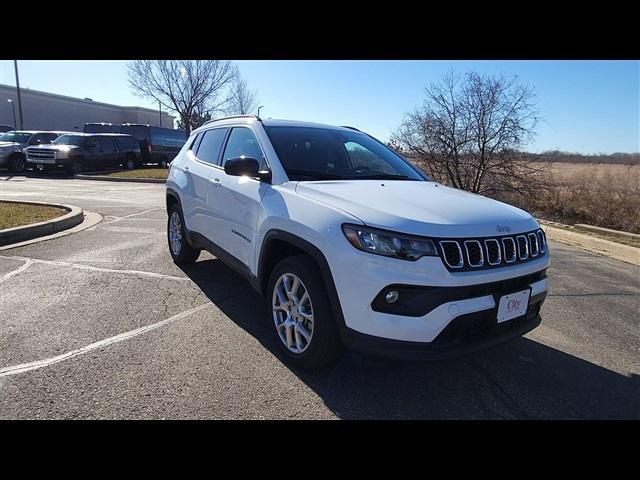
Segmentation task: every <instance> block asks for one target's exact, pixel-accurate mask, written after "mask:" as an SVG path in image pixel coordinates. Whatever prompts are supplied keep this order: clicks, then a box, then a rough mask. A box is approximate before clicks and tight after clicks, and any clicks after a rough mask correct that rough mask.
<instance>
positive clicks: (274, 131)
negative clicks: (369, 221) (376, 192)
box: [265, 126, 428, 181]
mask: <svg viewBox="0 0 640 480" xmlns="http://www.w3.org/2000/svg"><path fill="white" fill-rule="evenodd" d="M265 130H266V132H267V135H268V136H269V139H270V140H271V143H272V145H273V148H274V149H275V151H276V154H277V155H278V158H279V159H280V162H281V163H282V166H283V168H284V170H285V172H286V173H287V176H288V177H289V178H290V179H291V180H303V181H304V180H333V179H335V180H371V179H381V180H414V181H415V180H417V181H425V180H427V179H428V177H427V176H426V175H424V174H421V173H420V172H419V171H418V170H417V169H416V168H414V167H412V166H411V165H410V164H409V163H408V162H406V161H405V160H403V159H402V158H401V157H400V156H399V155H397V154H396V153H395V152H393V151H392V150H391V149H389V148H388V147H386V146H385V145H383V144H382V143H380V142H378V141H377V140H374V139H373V138H371V137H369V136H368V135H365V134H364V133H361V132H357V131H353V132H351V131H349V132H347V131H344V130H337V129H336V130H334V129H328V128H314V127H285V126H282V127H265Z"/></svg>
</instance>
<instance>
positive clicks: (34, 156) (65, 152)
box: [25, 133, 141, 173]
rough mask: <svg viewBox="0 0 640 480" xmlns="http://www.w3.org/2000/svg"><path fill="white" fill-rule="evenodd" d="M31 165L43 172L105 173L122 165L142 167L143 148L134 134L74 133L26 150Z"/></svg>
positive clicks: (130, 167)
mask: <svg viewBox="0 0 640 480" xmlns="http://www.w3.org/2000/svg"><path fill="white" fill-rule="evenodd" d="M25 153H26V155H27V162H28V163H29V165H31V166H33V167H35V168H36V169H37V170H39V171H43V172H46V171H47V170H52V169H57V168H64V169H66V170H68V171H70V172H71V173H80V172H82V171H84V170H103V169H105V168H108V167H114V166H119V165H122V166H124V167H126V168H129V169H132V168H135V167H138V166H140V165H141V161H140V147H139V146H138V143H137V142H136V141H135V139H134V138H133V137H132V136H130V135H121V134H117V133H89V134H87V133H72V134H67V135H62V136H60V137H58V138H57V139H56V140H55V141H54V142H53V143H52V144H50V145H43V146H39V147H28V148H26V149H25Z"/></svg>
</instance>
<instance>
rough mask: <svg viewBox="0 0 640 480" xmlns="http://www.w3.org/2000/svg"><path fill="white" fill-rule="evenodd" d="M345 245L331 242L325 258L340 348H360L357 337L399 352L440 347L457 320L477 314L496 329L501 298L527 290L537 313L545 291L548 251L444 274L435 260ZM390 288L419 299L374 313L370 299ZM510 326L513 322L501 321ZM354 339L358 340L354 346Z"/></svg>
mask: <svg viewBox="0 0 640 480" xmlns="http://www.w3.org/2000/svg"><path fill="white" fill-rule="evenodd" d="M345 243H347V242H346V241H345ZM347 246H348V248H346V247H345V248H342V246H341V243H340V242H334V243H333V245H332V247H333V252H336V253H337V255H336V256H335V257H333V258H330V259H328V260H329V265H330V269H331V274H332V277H333V280H334V283H335V287H336V292H337V295H338V298H339V302H340V308H341V311H342V317H343V319H344V322H343V323H344V327H346V328H341V333H342V334H343V340H345V343H350V344H352V343H363V341H362V338H367V337H373V340H375V339H379V340H381V341H384V340H389V341H392V342H393V341H397V342H400V343H399V345H401V349H405V348H406V349H408V350H412V349H413V347H412V344H414V343H415V344H417V345H418V346H419V347H420V348H423V347H424V348H427V349H428V348H429V345H435V344H436V343H440V342H441V341H442V338H443V337H441V335H442V334H443V332H445V331H449V328H450V325H453V324H454V323H457V322H458V319H460V318H471V317H469V316H473V315H474V314H479V315H481V316H487V318H490V319H491V321H492V322H493V323H494V324H496V325H497V319H496V311H497V306H498V304H499V301H500V297H501V296H502V295H505V294H509V293H513V292H517V291H521V290H523V289H526V288H531V295H530V306H532V307H534V308H538V310H539V306H540V305H541V304H542V301H543V300H544V296H545V294H546V291H547V289H548V282H547V279H546V275H545V274H544V271H545V270H546V269H547V268H548V266H549V252H548V250H547V252H546V253H545V254H544V255H542V256H540V257H539V258H536V259H535V260H531V261H529V262H526V263H522V264H518V265H512V266H508V267H503V268H495V269H489V270H481V271H468V272H449V271H448V270H447V269H446V268H445V267H444V264H443V263H442V260H441V259H440V258H439V257H423V258H421V259H419V260H417V261H415V262H409V261H403V260H397V259H392V258H386V257H382V256H380V255H372V254H370V253H365V252H359V251H354V250H355V249H354V248H353V247H352V246H351V245H350V244H348V243H347ZM354 256H355V257H356V258H354ZM392 286H402V287H406V288H413V289H416V290H417V291H418V292H419V293H420V294H419V295H416V296H415V302H414V304H413V305H410V302H407V304H406V306H407V308H405V309H404V310H403V309H397V310H395V311H391V310H392V309H388V310H386V311H385V309H384V308H377V307H378V306H379V305H376V302H375V299H376V297H378V298H379V295H380V294H381V293H383V292H385V290H386V289H388V288H390V287H392ZM401 295H402V292H401ZM399 303H400V301H399ZM536 304H537V307H536ZM527 315H528V314H527ZM486 321H489V320H486ZM515 323H518V322H517V319H514V320H511V321H508V322H505V324H515ZM531 328H535V325H533V326H531ZM499 330H500V331H502V330H503V328H502V327H501V328H500V329H499ZM518 334H521V333H518ZM518 334H517V335H518ZM358 336H361V337H362V338H361V339H360V340H358V341H357V342H355V341H354V338H357V337H358ZM498 336H500V335H498ZM369 340H371V339H369ZM364 343H376V342H374V341H366V342H364ZM449 347H451V346H449ZM449 347H447V348H449ZM451 348H454V347H451ZM456 348H457V347H456Z"/></svg>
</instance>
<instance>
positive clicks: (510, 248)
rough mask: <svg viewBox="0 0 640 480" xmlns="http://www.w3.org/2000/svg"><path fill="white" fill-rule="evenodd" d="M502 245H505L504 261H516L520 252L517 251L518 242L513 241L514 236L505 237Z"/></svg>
mask: <svg viewBox="0 0 640 480" xmlns="http://www.w3.org/2000/svg"><path fill="white" fill-rule="evenodd" d="M502 246H503V247H504V261H505V262H507V263H513V262H515V261H516V260H517V258H518V254H517V252H516V242H514V241H513V238H511V237H507V238H503V239H502Z"/></svg>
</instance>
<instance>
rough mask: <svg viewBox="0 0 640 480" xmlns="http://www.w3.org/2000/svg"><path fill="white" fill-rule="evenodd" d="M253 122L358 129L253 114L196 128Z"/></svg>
mask: <svg viewBox="0 0 640 480" xmlns="http://www.w3.org/2000/svg"><path fill="white" fill-rule="evenodd" d="M255 123H262V125H264V126H265V127H307V128H323V129H329V130H343V131H349V132H353V131H359V130H357V129H356V128H353V127H347V126H337V125H329V124H325V123H315V122H307V121H302V120H285V119H275V118H274V119H272V118H267V119H260V118H258V117H256V116H254V115H238V116H234V117H227V118H221V119H219V120H210V121H209V122H207V123H205V124H204V125H202V127H199V128H198V129H197V130H200V129H202V128H203V127H212V126H225V125H238V124H240V125H242V124H244V125H251V124H255Z"/></svg>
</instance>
